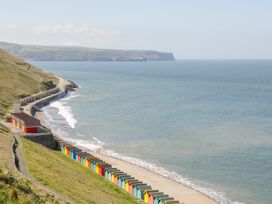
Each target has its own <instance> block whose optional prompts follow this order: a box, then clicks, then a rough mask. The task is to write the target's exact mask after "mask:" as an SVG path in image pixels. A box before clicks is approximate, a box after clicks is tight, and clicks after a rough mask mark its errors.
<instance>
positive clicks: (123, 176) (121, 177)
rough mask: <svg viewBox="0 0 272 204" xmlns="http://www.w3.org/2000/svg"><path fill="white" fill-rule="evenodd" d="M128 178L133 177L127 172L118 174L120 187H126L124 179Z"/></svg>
mask: <svg viewBox="0 0 272 204" xmlns="http://www.w3.org/2000/svg"><path fill="white" fill-rule="evenodd" d="M126 178H131V176H130V175H127V174H124V175H119V176H118V186H119V187H120V188H123V189H125V185H124V182H123V181H124V179H126Z"/></svg>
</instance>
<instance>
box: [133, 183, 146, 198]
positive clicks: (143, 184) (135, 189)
mask: <svg viewBox="0 0 272 204" xmlns="http://www.w3.org/2000/svg"><path fill="white" fill-rule="evenodd" d="M139 186H147V184H145V183H139V184H135V185H133V195H134V196H135V197H137V190H138V187H139Z"/></svg>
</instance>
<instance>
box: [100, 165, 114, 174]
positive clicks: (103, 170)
mask: <svg viewBox="0 0 272 204" xmlns="http://www.w3.org/2000/svg"><path fill="white" fill-rule="evenodd" d="M106 167H111V164H109V163H104V164H98V173H99V175H101V176H105V168H106Z"/></svg>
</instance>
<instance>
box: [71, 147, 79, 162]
mask: <svg viewBox="0 0 272 204" xmlns="http://www.w3.org/2000/svg"><path fill="white" fill-rule="evenodd" d="M80 152H81V150H80V149H78V148H74V149H71V150H70V157H71V158H72V159H73V160H76V159H77V155H78V153H80Z"/></svg>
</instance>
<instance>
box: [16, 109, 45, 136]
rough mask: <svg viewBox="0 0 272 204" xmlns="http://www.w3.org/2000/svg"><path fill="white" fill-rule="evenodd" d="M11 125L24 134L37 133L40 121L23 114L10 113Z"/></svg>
mask: <svg viewBox="0 0 272 204" xmlns="http://www.w3.org/2000/svg"><path fill="white" fill-rule="evenodd" d="M11 119H12V120H11V121H12V124H13V125H15V126H16V127H17V128H19V129H21V130H22V131H23V132H25V133H38V131H39V127H40V126H41V123H40V121H39V120H38V119H37V118H34V117H32V116H30V115H28V114H26V113H24V112H20V113H11Z"/></svg>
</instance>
